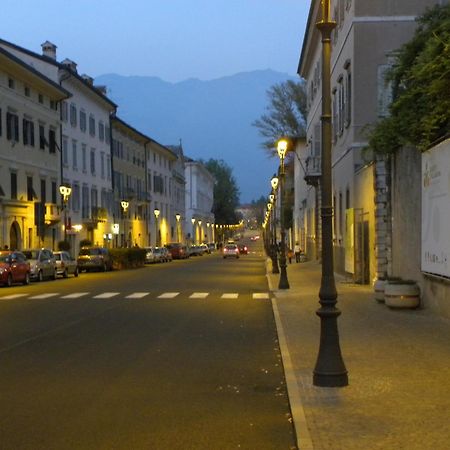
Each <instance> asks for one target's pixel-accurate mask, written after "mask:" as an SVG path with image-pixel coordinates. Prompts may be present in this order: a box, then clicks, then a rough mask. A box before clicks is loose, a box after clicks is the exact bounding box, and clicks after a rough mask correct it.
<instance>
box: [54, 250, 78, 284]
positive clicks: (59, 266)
mask: <svg viewBox="0 0 450 450" xmlns="http://www.w3.org/2000/svg"><path fill="white" fill-rule="evenodd" d="M53 255H54V256H55V259H56V272H57V273H58V275H61V276H62V277H63V278H67V277H68V276H69V275H73V276H74V277H77V276H78V274H79V270H78V264H77V260H76V259H75V258H72V257H71V256H70V254H69V253H68V252H64V251H61V252H55V253H53Z"/></svg>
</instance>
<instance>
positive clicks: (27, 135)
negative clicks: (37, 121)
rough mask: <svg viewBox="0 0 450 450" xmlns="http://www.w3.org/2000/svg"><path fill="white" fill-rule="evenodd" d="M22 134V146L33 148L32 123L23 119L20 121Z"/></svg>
mask: <svg viewBox="0 0 450 450" xmlns="http://www.w3.org/2000/svg"><path fill="white" fill-rule="evenodd" d="M22 134H23V144H24V145H31V146H32V147H34V123H33V122H32V121H31V120H29V119H27V118H25V117H24V118H23V120H22Z"/></svg>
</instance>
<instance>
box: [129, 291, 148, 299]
mask: <svg viewBox="0 0 450 450" xmlns="http://www.w3.org/2000/svg"><path fill="white" fill-rule="evenodd" d="M148 294H150V292H134V293H133V294H130V295H127V296H126V297H125V298H143V297H145V296H147V295H148Z"/></svg>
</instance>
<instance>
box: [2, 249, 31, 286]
mask: <svg viewBox="0 0 450 450" xmlns="http://www.w3.org/2000/svg"><path fill="white" fill-rule="evenodd" d="M0 283H1V284H3V286H8V287H10V286H12V285H13V283H23V284H29V283H30V263H29V262H28V261H27V258H26V257H25V255H24V254H23V253H21V252H17V251H16V252H12V251H8V250H5V251H1V252H0Z"/></svg>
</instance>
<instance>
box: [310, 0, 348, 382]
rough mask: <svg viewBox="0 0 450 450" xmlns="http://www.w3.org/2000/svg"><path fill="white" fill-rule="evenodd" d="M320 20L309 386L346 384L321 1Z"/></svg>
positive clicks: (326, 13)
mask: <svg viewBox="0 0 450 450" xmlns="http://www.w3.org/2000/svg"><path fill="white" fill-rule="evenodd" d="M321 6H322V20H321V21H320V22H318V23H316V26H317V28H318V29H319V31H320V33H321V36H322V116H321V122H322V162H321V164H322V177H321V187H322V189H321V195H322V208H321V219H322V278H321V283H320V291H319V298H320V300H319V303H320V305H321V306H320V308H319V309H318V310H317V312H316V314H317V315H318V316H319V317H320V347H319V354H318V356H317V361H316V366H315V368H314V375H313V384H314V385H315V386H322V387H341V386H347V385H348V375H347V369H346V368H345V364H344V360H343V358H342V354H341V348H340V345H339V332H338V326H337V318H338V316H339V315H340V314H341V312H340V311H339V309H338V308H336V303H337V291H336V283H335V280H334V268H333V235H332V232H333V229H332V226H333V223H332V221H333V207H332V203H331V70H330V65H331V32H332V30H333V28H334V27H335V26H336V22H334V21H332V20H331V19H330V0H322V2H321Z"/></svg>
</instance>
